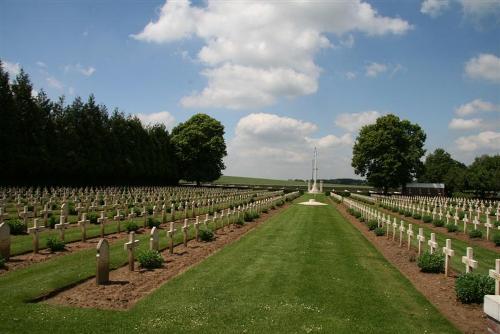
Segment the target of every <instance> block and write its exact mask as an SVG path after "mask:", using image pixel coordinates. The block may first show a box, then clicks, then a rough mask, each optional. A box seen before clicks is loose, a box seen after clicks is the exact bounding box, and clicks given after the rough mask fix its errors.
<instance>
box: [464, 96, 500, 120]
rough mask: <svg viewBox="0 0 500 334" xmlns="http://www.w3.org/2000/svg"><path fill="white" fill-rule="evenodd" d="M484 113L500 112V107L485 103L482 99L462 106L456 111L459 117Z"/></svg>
mask: <svg viewBox="0 0 500 334" xmlns="http://www.w3.org/2000/svg"><path fill="white" fill-rule="evenodd" d="M483 111H500V105H495V104H493V103H491V102H488V101H484V100H481V99H475V100H473V101H471V102H468V103H465V104H462V105H461V106H459V107H458V108H456V109H455V113H456V114H457V115H458V116H468V115H473V114H477V113H479V112H483Z"/></svg>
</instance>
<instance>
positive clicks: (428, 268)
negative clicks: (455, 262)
mask: <svg viewBox="0 0 500 334" xmlns="http://www.w3.org/2000/svg"><path fill="white" fill-rule="evenodd" d="M417 265H418V267H419V268H420V271H422V272H424V273H444V256H443V254H441V253H437V252H436V253H433V254H431V253H429V252H428V251H425V252H424V253H423V254H422V255H420V256H419V257H418V260H417Z"/></svg>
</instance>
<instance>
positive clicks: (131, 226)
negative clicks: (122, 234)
mask: <svg viewBox="0 0 500 334" xmlns="http://www.w3.org/2000/svg"><path fill="white" fill-rule="evenodd" d="M125 229H126V230H127V232H132V231H134V232H136V231H137V230H139V225H137V224H136V223H135V222H133V221H129V222H126V223H125Z"/></svg>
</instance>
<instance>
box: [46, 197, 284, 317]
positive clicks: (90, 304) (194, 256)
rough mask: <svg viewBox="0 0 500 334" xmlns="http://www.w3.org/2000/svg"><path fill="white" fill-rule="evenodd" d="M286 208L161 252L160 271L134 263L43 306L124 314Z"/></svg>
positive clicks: (80, 286) (92, 280)
mask: <svg viewBox="0 0 500 334" xmlns="http://www.w3.org/2000/svg"><path fill="white" fill-rule="evenodd" d="M286 207H288V205H284V206H283V207H281V208H280V209H277V210H274V211H272V212H270V213H268V214H261V216H260V218H259V219H257V220H256V221H254V222H250V223H246V224H245V225H244V226H242V227H236V226H231V227H227V226H226V227H225V228H224V230H220V229H219V230H217V233H216V240H215V241H212V242H197V241H196V240H191V241H189V242H188V244H187V247H184V245H183V244H181V245H178V246H176V247H175V248H174V254H172V255H171V254H169V253H168V249H165V250H164V251H163V252H162V256H163V258H164V259H166V261H165V264H164V265H163V267H162V268H159V269H154V270H144V269H137V268H139V265H138V263H136V270H134V271H133V272H131V271H129V270H128V266H124V267H120V268H118V269H116V270H113V271H111V272H110V275H109V279H110V282H109V283H108V284H106V285H97V284H96V283H95V278H90V279H88V280H86V281H85V282H83V283H81V284H79V285H76V286H74V287H71V288H69V289H67V290H63V291H61V292H59V293H57V294H55V295H53V296H49V297H48V299H46V300H45V302H47V303H50V304H57V305H66V306H73V307H84V308H98V309H113V310H127V309H129V308H131V307H132V306H134V305H135V303H137V302H138V301H139V300H140V299H141V298H143V297H144V296H146V295H148V294H150V293H152V292H153V291H154V290H156V289H157V288H159V287H160V286H162V285H163V284H165V283H166V282H168V281H169V280H170V279H172V278H173V277H175V276H177V275H179V274H181V273H183V272H184V271H186V270H187V269H189V268H190V267H192V266H194V265H196V264H198V263H199V262H201V261H203V260H204V259H205V258H207V257H208V256H210V255H212V254H214V253H215V252H217V251H218V250H220V249H221V248H223V247H224V246H226V245H228V244H231V243H233V242H235V241H237V240H238V239H239V238H241V237H242V236H243V235H244V234H245V233H247V232H248V231H250V230H252V229H254V228H256V227H257V226H259V225H260V224H262V223H263V222H264V221H266V220H267V219H269V218H270V217H271V216H273V215H275V214H277V213H279V212H281V211H282V210H285V209H286Z"/></svg>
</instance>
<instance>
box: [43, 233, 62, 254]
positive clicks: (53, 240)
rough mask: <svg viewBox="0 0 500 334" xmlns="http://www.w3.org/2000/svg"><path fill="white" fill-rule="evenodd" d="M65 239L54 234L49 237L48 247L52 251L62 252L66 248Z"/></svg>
mask: <svg viewBox="0 0 500 334" xmlns="http://www.w3.org/2000/svg"><path fill="white" fill-rule="evenodd" d="M64 247H65V246H64V241H62V240H59V238H57V237H55V236H52V237H48V238H47V248H48V249H50V251H51V252H60V251H62V250H64Z"/></svg>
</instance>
